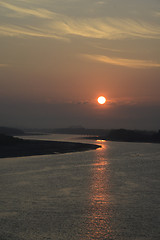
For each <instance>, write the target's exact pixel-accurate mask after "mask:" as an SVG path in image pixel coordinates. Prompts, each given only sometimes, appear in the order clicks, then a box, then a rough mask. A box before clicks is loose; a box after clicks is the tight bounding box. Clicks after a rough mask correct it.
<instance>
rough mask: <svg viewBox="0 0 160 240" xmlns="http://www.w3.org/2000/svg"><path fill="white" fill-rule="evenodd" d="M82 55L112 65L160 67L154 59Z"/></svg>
mask: <svg viewBox="0 0 160 240" xmlns="http://www.w3.org/2000/svg"><path fill="white" fill-rule="evenodd" d="M81 56H82V57H84V58H86V59H89V60H92V61H98V62H103V63H107V64H112V65H118V66H123V67H129V68H155V67H160V64H159V63H155V62H153V61H147V60H137V59H125V58H110V57H107V56H103V55H89V54H83V55H81Z"/></svg>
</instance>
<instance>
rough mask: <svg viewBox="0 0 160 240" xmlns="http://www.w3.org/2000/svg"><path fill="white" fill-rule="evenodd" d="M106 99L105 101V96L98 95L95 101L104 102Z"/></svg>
mask: <svg viewBox="0 0 160 240" xmlns="http://www.w3.org/2000/svg"><path fill="white" fill-rule="evenodd" d="M106 101H107V99H106V98H105V97H103V96H100V97H98V98H97V102H98V103H99V104H105V103H106Z"/></svg>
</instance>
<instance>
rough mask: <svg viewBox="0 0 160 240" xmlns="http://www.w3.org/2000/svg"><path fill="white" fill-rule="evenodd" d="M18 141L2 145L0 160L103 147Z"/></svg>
mask: <svg viewBox="0 0 160 240" xmlns="http://www.w3.org/2000/svg"><path fill="white" fill-rule="evenodd" d="M18 140H19V141H17V142H13V143H10V144H0V158H10V157H26V156H36V155H37V156H38V155H50V154H60V153H72V152H81V151H88V150H95V149H97V148H100V147H101V146H100V145H95V144H88V143H78V142H61V141H44V140H23V139H18Z"/></svg>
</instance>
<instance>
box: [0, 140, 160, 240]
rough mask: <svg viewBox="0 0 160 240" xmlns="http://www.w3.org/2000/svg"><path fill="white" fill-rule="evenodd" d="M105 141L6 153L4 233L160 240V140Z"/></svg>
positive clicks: (1, 166) (31, 237)
mask: <svg viewBox="0 0 160 240" xmlns="http://www.w3.org/2000/svg"><path fill="white" fill-rule="evenodd" d="M52 137H53V136H50V137H49V138H52ZM39 138H40V136H39ZM43 139H45V137H44V136H43ZM63 140H64V139H63ZM77 141H78V140H77ZM84 142H85V141H84ZM92 142H94V141H92ZM99 143H100V144H102V146H103V147H102V149H97V150H92V151H88V152H80V153H70V154H60V155H48V156H35V157H21V158H8V159H0V186H1V192H0V240H42V239H43V240H92V239H100V240H107V239H115V240H159V239H160V227H159V226H160V219H159V216H160V205H159V204H160V200H159V199H160V191H159V189H160V188H159V180H160V177H159V176H160V174H159V170H160V145H158V144H143V143H140V144H139V143H118V142H99Z"/></svg>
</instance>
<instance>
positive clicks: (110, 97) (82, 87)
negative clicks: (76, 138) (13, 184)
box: [0, 0, 160, 130]
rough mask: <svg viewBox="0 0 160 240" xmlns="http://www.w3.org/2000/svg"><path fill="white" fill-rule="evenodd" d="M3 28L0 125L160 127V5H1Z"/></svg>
mask: <svg viewBox="0 0 160 240" xmlns="http://www.w3.org/2000/svg"><path fill="white" fill-rule="evenodd" d="M0 22H1V23H0V53H1V58H0V113H1V115H0V116H1V117H0V126H13V127H21V128H22V127H23V128H27V127H28V128H31V127H33V128H34V127H37V128H50V127H52V128H56V127H68V126H72V125H82V126H84V127H86V128H130V129H147V130H157V129H159V128H160V94H159V90H160V1H157V0H141V1H138V0H135V1H131V0H119V1H116V0H112V1H111V0H85V1H84V0H65V1H64V0H45V1H44V0H21V1H19V0H15V1H11V0H6V1H1V0H0ZM100 95H104V96H105V97H106V98H107V103H106V104H105V105H103V106H100V105H98V104H97V101H96V99H97V97H98V96H100Z"/></svg>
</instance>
